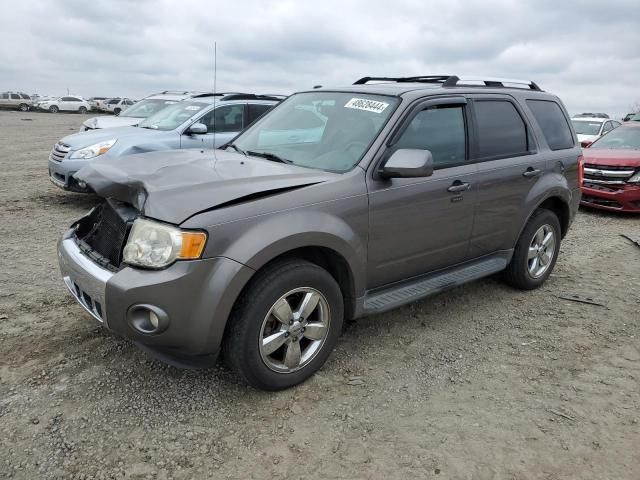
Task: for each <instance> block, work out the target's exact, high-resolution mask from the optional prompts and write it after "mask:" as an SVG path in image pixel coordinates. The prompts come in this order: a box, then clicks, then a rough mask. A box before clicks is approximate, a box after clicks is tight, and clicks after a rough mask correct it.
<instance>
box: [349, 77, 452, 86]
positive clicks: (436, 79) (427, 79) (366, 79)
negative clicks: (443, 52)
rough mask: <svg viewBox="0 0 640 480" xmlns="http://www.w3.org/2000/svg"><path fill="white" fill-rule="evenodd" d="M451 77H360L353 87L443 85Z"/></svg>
mask: <svg viewBox="0 0 640 480" xmlns="http://www.w3.org/2000/svg"><path fill="white" fill-rule="evenodd" d="M448 78H451V75H421V76H418V77H362V78H360V79H359V80H356V81H355V82H354V83H353V84H354V85H366V84H367V83H369V82H394V83H414V82H419V83H443V82H444V81H445V80H447V79H448Z"/></svg>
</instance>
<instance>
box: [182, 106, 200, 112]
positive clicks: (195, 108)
mask: <svg viewBox="0 0 640 480" xmlns="http://www.w3.org/2000/svg"><path fill="white" fill-rule="evenodd" d="M201 108H202V107H198V106H197V105H187V106H186V107H184V109H185V110H191V111H193V112H195V111H198V110H200V109H201Z"/></svg>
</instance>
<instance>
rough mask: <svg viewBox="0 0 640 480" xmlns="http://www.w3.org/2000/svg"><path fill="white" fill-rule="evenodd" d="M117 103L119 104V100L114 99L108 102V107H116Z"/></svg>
mask: <svg viewBox="0 0 640 480" xmlns="http://www.w3.org/2000/svg"><path fill="white" fill-rule="evenodd" d="M118 103H120V99H119V98H114V99H113V100H109V105H117V104H118Z"/></svg>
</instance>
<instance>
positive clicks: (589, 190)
mask: <svg viewBox="0 0 640 480" xmlns="http://www.w3.org/2000/svg"><path fill="white" fill-rule="evenodd" d="M582 204H583V205H586V206H589V207H594V208H600V209H603V210H614V211H618V212H634V213H640V122H637V123H636V122H628V123H625V124H624V125H622V126H621V127H619V128H616V129H615V130H614V131H613V132H611V133H609V134H608V135H606V136H604V137H602V138H600V139H598V140H596V141H595V142H593V143H592V144H591V145H589V146H588V147H587V148H586V149H585V150H584V184H583V186H582Z"/></svg>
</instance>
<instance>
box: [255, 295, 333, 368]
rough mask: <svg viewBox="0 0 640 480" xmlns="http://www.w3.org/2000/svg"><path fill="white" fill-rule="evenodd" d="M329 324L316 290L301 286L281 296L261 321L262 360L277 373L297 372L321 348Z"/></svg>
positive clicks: (323, 301)
mask: <svg viewBox="0 0 640 480" xmlns="http://www.w3.org/2000/svg"><path fill="white" fill-rule="evenodd" d="M330 323H331V312H330V310H329V303H328V302H327V299H326V298H325V297H324V295H323V294H322V293H320V292H319V291H318V290H316V289H314V288H310V287H303V288H296V289H295V290H291V291H289V292H287V293H285V294H284V295H282V296H281V297H280V298H279V299H278V300H277V301H276V302H275V303H274V304H273V306H272V307H271V308H270V309H269V312H268V313H267V316H266V317H265V318H264V321H263V322H262V328H261V330H260V338H259V348H260V356H261V358H262V361H263V362H264V364H265V365H266V366H267V367H268V368H269V369H271V370H273V371H275V372H278V373H291V372H295V371H296V370H300V369H301V368H303V367H305V366H306V365H308V364H309V363H310V362H311V361H312V360H313V358H314V357H315V356H316V355H317V354H318V352H319V351H320V350H321V349H322V347H323V345H324V343H325V341H326V339H327V335H328V333H329V327H330Z"/></svg>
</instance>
